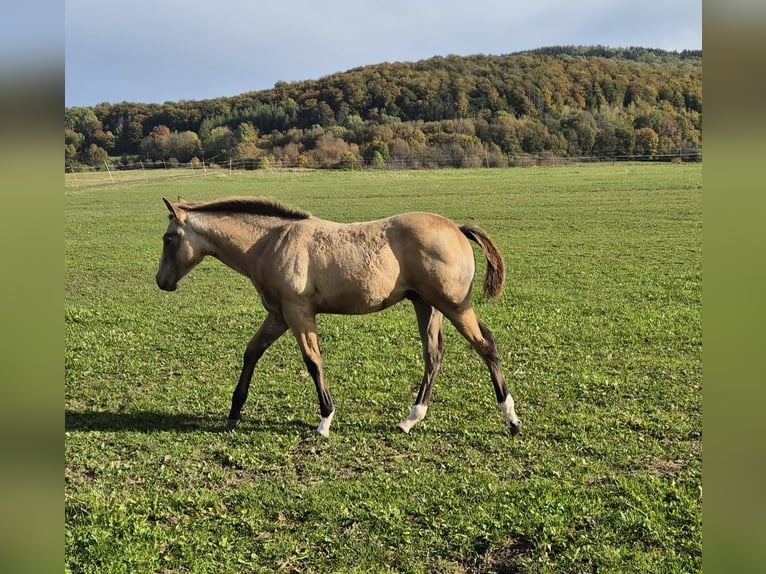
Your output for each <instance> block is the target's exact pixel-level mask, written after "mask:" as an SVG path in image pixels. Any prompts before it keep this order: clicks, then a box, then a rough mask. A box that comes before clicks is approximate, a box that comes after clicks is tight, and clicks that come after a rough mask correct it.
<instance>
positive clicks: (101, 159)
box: [83, 144, 109, 169]
mask: <svg viewBox="0 0 766 574" xmlns="http://www.w3.org/2000/svg"><path fill="white" fill-rule="evenodd" d="M83 160H84V163H85V164H87V165H90V166H93V167H96V168H98V169H101V167H103V166H104V164H105V163H107V162H108V161H109V154H108V153H106V150H105V149H104V148H100V147H98V146H97V145H96V144H90V146H88V149H87V150H86V151H85V155H84V157H83Z"/></svg>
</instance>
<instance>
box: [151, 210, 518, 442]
mask: <svg viewBox="0 0 766 574" xmlns="http://www.w3.org/2000/svg"><path fill="white" fill-rule="evenodd" d="M163 201H164V202H165V205H166V206H167V208H168V211H170V216H169V219H170V222H169V224H168V227H167V230H166V231H165V234H164V235H163V250H162V259H161V261H160V265H159V269H158V271H157V276H156V281H157V285H158V286H159V288H160V289H163V290H165V291H175V290H176V288H177V287H178V283H179V281H181V279H183V278H184V277H185V276H186V275H187V274H188V273H189V271H191V270H192V269H193V268H194V266H196V265H197V264H198V263H199V262H200V261H202V259H203V258H204V257H205V256H206V255H211V256H213V257H215V258H216V259H218V260H220V261H221V262H222V263H224V264H225V265H227V266H229V267H231V268H232V269H234V270H235V271H238V272H239V273H241V274H243V275H245V276H246V277H248V278H249V279H250V281H252V283H253V285H254V286H255V289H256V290H257V291H258V294H259V296H260V299H261V302H262V303H263V306H264V307H265V309H266V311H267V315H266V318H265V320H264V321H263V324H262V325H261V326H260V328H259V329H258V331H257V332H256V334H255V336H254V337H253V338H252V339H251V340H250V343H249V344H248V345H247V349H246V351H245V354H244V359H243V366H242V371H241V374H240V376H239V381H238V383H237V386H236V388H235V390H234V394H233V397H232V401H231V411H230V412H229V420H228V428H229V429H234V428H236V427H237V426H238V425H239V424H240V421H241V416H242V415H241V411H242V406H243V405H244V404H245V401H246V400H247V395H248V390H249V387H250V381H251V380H252V377H253V372H254V370H255V366H256V364H257V363H258V360H259V359H260V358H261V356H262V355H263V354H264V352H265V351H266V350H267V349H268V348H269V346H270V345H271V344H272V343H274V341H276V340H277V339H278V338H279V337H280V336H282V334H284V333H285V332H286V331H287V330H288V329H289V330H290V331H291V332H292V333H293V335H294V336H295V338H296V340H297V341H298V345H299V346H300V350H301V353H302V355H303V360H304V362H305V363H306V367H307V368H308V371H309V373H310V374H311V377H312V379H313V380H314V384H315V385H316V391H317V395H318V396H319V409H320V413H321V421H320V423H319V427H318V428H317V432H318V433H319V434H320V435H323V436H329V434H330V424H331V423H332V419H333V416H334V415H335V406H334V404H333V400H332V396H331V395H330V390H329V388H328V386H327V382H326V381H325V377H324V370H323V360H322V355H321V353H320V350H319V338H318V335H317V323H316V315H317V314H318V313H337V314H366V313H373V312H375V311H381V310H383V309H386V308H387V307H390V306H392V305H394V304H395V303H398V302H399V301H401V300H403V299H409V300H410V301H411V302H412V304H413V306H414V307H415V314H416V316H417V322H418V329H419V332H420V338H421V340H422V343H423V359H424V362H425V373H424V375H423V380H422V383H421V385H420V390H419V392H418V395H417V399H416V401H415V404H414V406H413V407H412V410H411V411H410V414H409V416H408V417H407V418H406V419H404V420H403V421H401V422H400V423H399V424H398V425H397V428H398V429H399V430H401V431H403V432H405V433H409V432H410V430H411V429H412V427H413V426H414V425H416V424H417V423H418V422H420V421H422V420H423V419H424V418H425V416H426V412H427V410H428V405H429V402H430V400H431V393H432V391H433V387H434V382H435V381H436V376H437V374H438V373H439V368H440V366H441V363H442V359H443V358H444V351H445V343H444V334H443V318H444V317H445V316H446V317H447V319H449V320H450V321H451V322H452V324H453V325H454V326H455V328H456V329H457V330H458V332H459V333H460V334H461V335H463V337H465V338H466V339H467V340H468V342H469V343H470V344H471V346H472V347H473V349H474V350H475V351H476V352H477V353H478V354H479V355H480V356H481V358H482V359H483V360H484V362H485V363H486V365H487V367H488V368H489V373H490V377H491V379H492V383H493V385H494V389H495V395H496V398H497V403H498V406H499V408H500V410H501V411H502V413H503V414H504V415H505V418H506V421H507V423H508V425H509V427H510V432H511V434H512V435H516V434H517V433H518V432H519V431H520V430H521V421H520V420H519V418H518V417H517V416H516V412H515V409H514V401H513V398H512V397H511V395H510V393H509V392H508V388H507V386H506V382H505V376H504V375H503V370H502V367H501V365H500V357H499V354H498V350H497V346H496V344H495V338H494V336H493V334H492V332H491V331H490V330H489V329H488V328H487V327H486V326H484V325H483V324H482V323H481V321H479V319H478V317H477V316H476V313H475V312H474V309H473V307H472V306H471V291H472V288H473V280H474V274H475V271H476V264H475V261H474V254H473V249H472V247H471V244H470V243H469V240H471V241H473V242H475V243H477V244H478V245H479V246H480V247H481V249H482V251H483V253H484V256H485V257H486V259H487V272H486V277H485V280H484V294H485V295H486V296H487V297H488V298H489V299H496V298H497V297H498V296H499V295H500V293H501V291H502V288H503V284H504V282H505V264H504V262H503V258H502V255H501V254H500V251H499V250H498V248H497V246H496V245H495V243H494V242H493V241H492V239H491V238H490V237H489V235H487V233H486V232H485V231H484V230H482V229H481V228H479V227H476V226H469V225H463V226H458V225H457V224H456V223H454V222H453V221H451V220H450V219H447V218H445V217H442V216H439V215H434V214H430V213H403V214H400V215H394V216H392V217H388V218H386V219H380V220H377V221H370V222H365V223H349V224H344V223H336V222H333V221H327V220H324V219H319V218H317V217H313V216H312V215H310V214H309V213H306V212H304V211H301V210H299V209H294V208H291V207H288V206H285V205H283V204H282V203H280V202H279V201H277V200H274V199H269V198H241V197H234V198H225V199H220V200H216V201H211V202H205V203H190V202H187V201H185V200H183V199H181V198H179V200H178V202H176V203H171V202H169V201H168V200H167V199H164V198H163Z"/></svg>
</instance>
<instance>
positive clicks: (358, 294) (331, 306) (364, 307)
mask: <svg viewBox="0 0 766 574" xmlns="http://www.w3.org/2000/svg"><path fill="white" fill-rule="evenodd" d="M405 293H406V290H405V289H404V288H403V287H401V286H399V285H397V282H396V281H381V280H380V279H379V280H378V281H375V282H367V281H360V280H358V279H357V280H349V281H344V280H338V279H336V281H334V282H328V283H327V284H326V285H325V287H324V288H323V289H319V290H318V291H317V301H316V305H315V308H316V310H317V312H319V313H340V314H347V315H361V314H364V313H372V312H374V311H380V310H382V309H385V308H387V307H390V306H391V305H393V304H395V303H397V302H399V301H401V300H402V299H404V295H405Z"/></svg>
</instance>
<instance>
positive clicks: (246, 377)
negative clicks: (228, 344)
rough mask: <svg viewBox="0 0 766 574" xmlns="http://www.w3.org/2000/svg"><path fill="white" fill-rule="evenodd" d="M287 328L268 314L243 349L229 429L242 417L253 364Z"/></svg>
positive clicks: (236, 424)
mask: <svg viewBox="0 0 766 574" xmlns="http://www.w3.org/2000/svg"><path fill="white" fill-rule="evenodd" d="M286 330H287V325H286V324H285V322H284V320H283V319H282V318H281V317H279V316H277V315H272V314H269V315H268V316H267V317H266V319H265V320H264V321H263V324H262V325H261V327H260V329H258V332H257V333H256V334H255V336H254V337H253V338H252V339H251V340H250V343H249V344H248V345H247V350H245V356H244V358H243V362H242V372H241V374H240V375H239V382H238V383H237V387H236V388H235V389H234V395H233V396H232V397H231V411H229V427H228V428H229V430H231V429H233V428H236V427H237V426H238V425H239V422H240V420H241V418H242V406H243V405H244V404H245V401H246V400H247V394H248V391H249V389H250V381H251V380H252V378H253V371H255V365H256V364H257V363H258V359H260V358H261V357H262V356H263V354H264V353H265V352H266V349H268V348H269V347H270V346H271V345H272V343H274V341H276V340H277V339H279V337H281V336H282V334H283V333H284V332H285V331H286Z"/></svg>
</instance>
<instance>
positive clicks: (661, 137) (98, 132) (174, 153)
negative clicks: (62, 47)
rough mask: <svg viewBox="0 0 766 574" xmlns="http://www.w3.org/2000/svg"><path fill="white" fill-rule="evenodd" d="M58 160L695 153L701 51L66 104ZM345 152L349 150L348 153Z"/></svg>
mask: <svg viewBox="0 0 766 574" xmlns="http://www.w3.org/2000/svg"><path fill="white" fill-rule="evenodd" d="M64 129H65V131H64V146H65V153H64V155H65V161H66V162H67V165H68V166H69V165H74V164H76V163H80V164H88V165H95V164H93V162H94V161H96V160H95V159H94V158H99V159H100V158H101V155H102V154H101V153H100V152H98V153H95V154H94V151H93V149H94V148H91V146H94V145H95V146H96V148H97V149H100V150H103V151H104V152H105V153H107V154H108V155H109V156H112V157H115V156H121V157H122V158H123V159H124V161H126V162H127V161H130V158H135V159H141V160H142V161H148V162H149V163H151V162H155V163H157V162H167V161H168V160H170V159H171V158H173V159H175V160H178V161H180V162H187V161H191V160H192V159H194V158H200V159H204V160H205V161H206V162H208V163H209V162H211V161H212V162H217V163H220V164H222V165H237V166H238V167H246V168H257V167H263V166H266V165H268V166H280V165H284V166H302V167H316V168H339V167H343V168H346V169H348V168H349V166H356V165H357V164H358V165H371V164H374V165H376V166H383V167H385V166H395V167H414V168H417V167H436V166H440V165H449V166H455V167H474V166H480V165H481V166H503V165H515V164H516V163H517V161H518V158H523V157H526V156H546V155H548V156H561V157H592V158H631V157H642V158H646V159H652V158H667V157H668V156H670V155H673V156H678V155H679V154H683V155H684V157H686V158H687V159H696V158H699V157H700V154H701V147H702V53H701V52H694V51H688V52H686V51H685V52H681V53H678V52H664V51H661V50H652V49H644V48H627V49H610V48H604V47H600V46H596V47H572V46H569V47H551V48H543V49H540V50H536V51H532V52H524V53H519V54H511V55H506V56H468V57H459V56H448V57H435V58H431V59H429V60H423V61H420V62H414V63H385V64H379V65H374V66H366V67H363V68H357V69H354V70H350V71H348V72H343V73H338V74H333V75H330V76H327V77H325V78H321V79H319V80H307V81H304V82H294V83H286V82H278V83H277V84H276V85H275V86H274V88H272V89H270V90H262V91H257V92H249V93H245V94H240V95H238V96H233V97H228V98H218V99H213V100H204V101H199V102H195V101H183V102H178V103H165V104H161V105H159V104H132V103H125V102H123V103H120V104H114V105H112V104H99V105H98V106H95V108H68V109H66V110H65V121H64ZM352 156H353V158H354V159H353V160H352Z"/></svg>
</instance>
